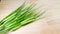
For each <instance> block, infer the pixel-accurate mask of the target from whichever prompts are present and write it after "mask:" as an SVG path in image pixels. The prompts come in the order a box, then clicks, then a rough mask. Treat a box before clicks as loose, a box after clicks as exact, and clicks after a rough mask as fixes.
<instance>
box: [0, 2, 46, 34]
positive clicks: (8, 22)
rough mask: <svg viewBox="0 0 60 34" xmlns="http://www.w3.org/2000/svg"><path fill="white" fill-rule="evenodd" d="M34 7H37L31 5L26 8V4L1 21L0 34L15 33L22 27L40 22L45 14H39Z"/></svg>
mask: <svg viewBox="0 0 60 34" xmlns="http://www.w3.org/2000/svg"><path fill="white" fill-rule="evenodd" d="M34 6H35V5H33V4H31V5H30V6H28V7H25V2H24V3H23V4H22V5H21V6H20V7H19V8H18V9H16V10H15V11H13V12H12V13H11V14H9V15H8V16H7V17H5V18H4V19H2V20H1V21H0V34H7V33H8V32H10V31H15V30H17V29H18V28H20V27H22V26H25V25H27V24H29V23H32V22H34V21H36V20H38V19H39V17H40V16H42V15H43V14H44V13H45V12H44V11H43V12H42V13H39V12H38V13H37V12H36V9H33V8H34ZM24 7H25V8H24ZM37 18H38V19H37Z"/></svg>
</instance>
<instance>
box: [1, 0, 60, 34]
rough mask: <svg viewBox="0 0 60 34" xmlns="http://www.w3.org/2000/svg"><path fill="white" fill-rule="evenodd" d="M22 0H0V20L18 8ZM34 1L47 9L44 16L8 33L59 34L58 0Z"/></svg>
mask: <svg viewBox="0 0 60 34" xmlns="http://www.w3.org/2000/svg"><path fill="white" fill-rule="evenodd" d="M23 1H25V0H2V1H1V2H0V20H1V19H3V18H4V17H5V16H7V15H8V14H9V13H11V12H12V11H13V10H15V9H16V8H18V7H19V6H20V5H21V4H22V2H23ZM28 1H30V0H28ZM31 1H32V0H31ZM31 1H30V2H31ZM36 1H37V2H38V5H43V8H45V9H47V12H46V15H45V16H46V18H44V19H41V20H38V21H36V22H34V23H31V24H29V25H27V26H25V27H22V28H20V29H18V30H16V31H15V32H9V34H60V0H36ZM30 2H29V3H30Z"/></svg>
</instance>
